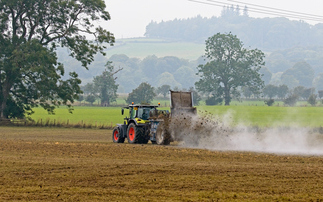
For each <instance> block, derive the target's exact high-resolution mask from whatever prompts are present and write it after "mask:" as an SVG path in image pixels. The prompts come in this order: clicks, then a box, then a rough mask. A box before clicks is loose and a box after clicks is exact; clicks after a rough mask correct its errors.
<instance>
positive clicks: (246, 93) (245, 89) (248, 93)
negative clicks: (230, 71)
mask: <svg viewBox="0 0 323 202" xmlns="http://www.w3.org/2000/svg"><path fill="white" fill-rule="evenodd" d="M242 94H243V95H244V96H245V97H246V98H250V97H251V96H252V91H251V90H250V89H249V88H248V87H242Z"/></svg>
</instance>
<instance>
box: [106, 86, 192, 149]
mask: <svg viewBox="0 0 323 202" xmlns="http://www.w3.org/2000/svg"><path fill="white" fill-rule="evenodd" d="M170 95H171V111H172V113H171V114H170V113H169V111H168V110H157V108H158V107H159V105H158V106H156V105H134V104H132V105H129V106H127V107H124V108H122V110H121V114H122V115H123V114H124V110H125V109H128V110H129V118H128V117H125V118H124V123H123V124H117V126H116V127H115V128H114V129H113V132H112V140H113V142H115V143H124V141H125V139H126V138H127V140H128V142H129V143H131V144H136V143H137V144H147V143H148V141H149V140H150V141H151V143H152V144H159V145H168V144H170V142H172V141H181V140H182V138H181V137H179V136H178V134H180V133H182V132H183V131H180V130H181V128H178V127H177V125H183V126H184V125H185V124H186V125H189V124H190V123H189V122H188V121H189V120H191V119H189V117H191V116H192V115H195V114H196V108H195V107H193V101H192V100H193V98H192V92H181V91H170ZM185 128H187V127H185ZM178 130H179V131H178ZM171 131H175V133H173V134H172V135H171ZM177 133H178V134H177ZM184 135H185V134H184Z"/></svg>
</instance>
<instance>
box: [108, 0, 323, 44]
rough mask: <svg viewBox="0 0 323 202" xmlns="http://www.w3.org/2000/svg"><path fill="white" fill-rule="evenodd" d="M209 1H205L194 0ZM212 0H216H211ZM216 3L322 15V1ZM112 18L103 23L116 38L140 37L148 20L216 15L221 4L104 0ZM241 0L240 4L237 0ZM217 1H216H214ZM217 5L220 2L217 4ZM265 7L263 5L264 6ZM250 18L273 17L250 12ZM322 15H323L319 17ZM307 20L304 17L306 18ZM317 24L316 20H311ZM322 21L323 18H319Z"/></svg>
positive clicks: (156, 0) (173, 0)
mask: <svg viewBox="0 0 323 202" xmlns="http://www.w3.org/2000/svg"><path fill="white" fill-rule="evenodd" d="M196 1H201V2H205V3H212V2H210V1H207V0H196ZM214 1H215V0H214ZM216 1H217V2H223V3H229V4H233V5H237V4H239V5H240V8H241V5H245V4H244V3H246V4H249V5H247V6H248V7H249V8H250V9H251V7H252V6H251V5H250V4H256V5H262V6H267V7H271V8H278V9H284V10H289V11H295V12H301V13H306V14H311V15H320V16H321V15H323V1H322V0H306V1H305V0H302V1H300V0H270V1H269V0H266V1H265V0H236V1H235V2H234V1H232V0H231V1H230V0H216ZM105 2H106V5H107V11H108V12H109V13H110V15H111V18H112V19H111V21H109V22H108V23H107V25H106V26H104V27H105V28H106V29H107V30H109V31H111V32H112V33H114V35H115V37H116V38H130V37H143V36H144V33H145V28H146V26H147V25H148V24H149V23H150V22H151V21H156V22H160V21H162V20H164V21H168V20H173V19H175V18H178V19H185V18H191V17H196V16H197V15H201V16H202V17H212V16H219V15H220V14H221V10H222V7H220V6H212V5H206V4H202V3H196V2H191V1H188V0H105ZM238 2H242V3H238ZM213 3H214V4H216V3H215V2H213ZM217 4H220V3H217ZM263 9H265V8H263ZM249 16H251V17H265V16H267V17H274V16H273V15H262V14H258V13H253V12H251V11H250V12H249ZM322 18H323V17H322ZM305 21H306V20H305ZM307 22H309V23H311V24H316V23H318V22H310V21H307ZM322 23H323V20H322Z"/></svg>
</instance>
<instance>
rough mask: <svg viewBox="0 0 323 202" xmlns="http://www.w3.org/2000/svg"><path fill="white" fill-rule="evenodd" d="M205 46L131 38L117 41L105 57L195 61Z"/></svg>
mask: <svg viewBox="0 0 323 202" xmlns="http://www.w3.org/2000/svg"><path fill="white" fill-rule="evenodd" d="M204 49H205V44H203V43H194V42H177V41H169V40H160V39H148V38H132V39H117V40H116V43H115V45H114V46H112V47H109V48H108V49H107V50H106V53H107V57H110V56H112V55H114V54H125V55H127V56H129V57H135V58H139V59H144V58H145V57H147V56H149V55H156V56H157V57H165V56H175V57H178V58H183V59H188V60H196V59H197V58H198V57H200V56H202V55H203V54H204Z"/></svg>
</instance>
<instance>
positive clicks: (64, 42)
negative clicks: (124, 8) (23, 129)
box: [0, 0, 114, 118]
mask: <svg viewBox="0 0 323 202" xmlns="http://www.w3.org/2000/svg"><path fill="white" fill-rule="evenodd" d="M101 19H102V20H105V21H108V20H109V19H110V15H109V13H108V12H107V11H105V3H104V1H103V0H88V1H83V0H74V1H67V0H62V1H54V0H42V1H40V0H2V1H0V84H1V85H0V118H15V117H17V118H23V117H24V116H25V113H26V114H30V113H32V107H35V106H41V107H43V108H44V109H46V110H47V111H48V112H49V113H53V111H54V109H55V107H57V106H59V105H61V104H64V105H67V106H69V107H71V103H73V102H74V99H76V98H77V95H78V94H79V93H81V91H80V87H79V84H80V83H81V81H80V80H79V79H78V75H77V74H76V73H75V72H71V73H70V78H69V79H67V80H63V79H62V77H63V75H64V67H63V65H62V64H60V63H59V62H57V55H56V52H55V51H56V47H57V46H60V47H67V48H68V49H69V50H70V56H72V57H74V58H75V59H76V60H78V61H80V62H81V64H82V66H83V67H85V68H87V67H88V65H89V64H90V63H91V62H92V61H93V59H94V55H95V54H97V53H102V54H104V53H103V50H104V49H105V47H104V46H103V45H102V44H103V43H108V44H110V45H112V44H113V43H114V36H113V34H111V33H110V32H108V31H106V30H105V29H103V28H101V27H100V26H97V27H96V26H94V25H93V24H94V23H93V22H94V21H97V20H101ZM86 35H87V36H88V35H92V36H93V39H91V40H87V39H86ZM69 109H71V108H69ZM13 112H15V113H13Z"/></svg>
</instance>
